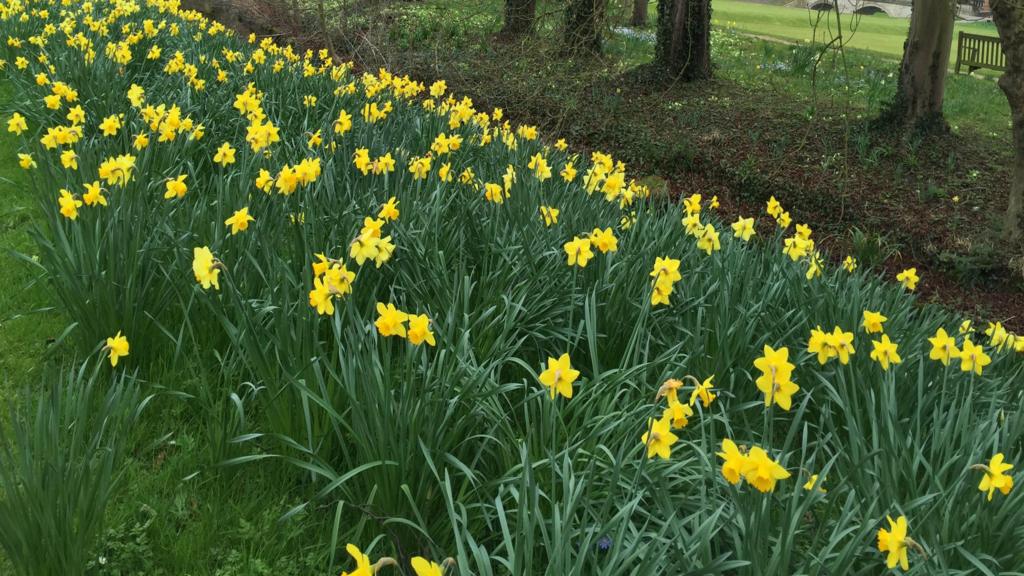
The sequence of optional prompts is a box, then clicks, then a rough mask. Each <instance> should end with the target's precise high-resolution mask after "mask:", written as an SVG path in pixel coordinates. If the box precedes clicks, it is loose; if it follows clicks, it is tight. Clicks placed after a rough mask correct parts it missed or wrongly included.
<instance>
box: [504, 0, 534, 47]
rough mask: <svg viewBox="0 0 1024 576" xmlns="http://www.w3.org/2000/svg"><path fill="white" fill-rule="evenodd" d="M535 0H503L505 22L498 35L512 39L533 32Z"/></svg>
mask: <svg viewBox="0 0 1024 576" xmlns="http://www.w3.org/2000/svg"><path fill="white" fill-rule="evenodd" d="M536 15H537V0H505V24H504V25H503V26H502V28H501V32H500V33H499V35H500V36H502V37H503V38H508V39H514V38H520V37H522V36H525V35H527V34H529V33H531V32H533V22H534V19H535V18H536Z"/></svg>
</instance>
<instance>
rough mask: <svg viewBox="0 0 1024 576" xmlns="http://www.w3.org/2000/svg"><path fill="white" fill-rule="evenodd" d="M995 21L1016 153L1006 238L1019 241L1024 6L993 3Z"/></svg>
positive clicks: (1023, 184)
mask: <svg viewBox="0 0 1024 576" xmlns="http://www.w3.org/2000/svg"><path fill="white" fill-rule="evenodd" d="M992 21H993V22H995V25H996V28H997V29H998V30H999V37H1000V38H1001V39H1002V42H1003V53H1004V54H1005V55H1006V72H1005V73H1003V76H1002V78H1000V79H999V87H1000V88H1002V89H1003V93H1005V94H1006V99H1007V100H1008V101H1009V103H1010V114H1011V116H1012V117H1013V146H1014V150H1015V154H1016V160H1015V161H1014V168H1013V179H1012V180H1011V181H1010V199H1009V203H1008V205H1007V208H1006V215H1005V217H1004V220H1003V236H1004V237H1005V238H1007V239H1010V240H1019V239H1020V238H1021V222H1020V219H1021V210H1022V208H1024V3H1021V2H1020V0H992Z"/></svg>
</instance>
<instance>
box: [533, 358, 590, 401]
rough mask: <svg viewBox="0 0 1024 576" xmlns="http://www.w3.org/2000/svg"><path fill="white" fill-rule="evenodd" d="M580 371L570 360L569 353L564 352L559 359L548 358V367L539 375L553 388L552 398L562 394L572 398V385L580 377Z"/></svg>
mask: <svg viewBox="0 0 1024 576" xmlns="http://www.w3.org/2000/svg"><path fill="white" fill-rule="evenodd" d="M579 376H580V371H579V370H575V369H573V367H572V364H571V363H570V361H569V354H568V353H566V354H562V355H561V356H559V357H558V358H557V359H556V358H551V357H549V358H548V367H547V369H545V370H544V371H543V372H541V373H540V376H538V380H540V383H541V384H543V385H544V386H545V387H547V388H550V389H551V399H552V400H554V399H555V397H556V396H558V395H561V396H564V397H566V398H572V385H573V383H574V382H576V379H577V378H579Z"/></svg>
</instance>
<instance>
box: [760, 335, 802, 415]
mask: <svg viewBox="0 0 1024 576" xmlns="http://www.w3.org/2000/svg"><path fill="white" fill-rule="evenodd" d="M754 367H755V368H757V369H758V370H760V371H761V375H760V376H758V378H757V381H756V384H757V389H758V390H760V391H761V392H763V393H764V405H765V406H771V405H772V404H778V405H779V407H780V408H782V409H783V410H789V409H790V407H791V406H792V404H793V394H796V393H797V391H798V390H800V387H799V386H797V385H796V384H795V383H793V381H792V380H791V379H790V378H791V376H792V374H793V368H794V366H793V364H790V363H789V349H788V348H786V347H782V348H779V349H778V350H776V349H774V348H772V347H771V346H768V345H767V344H766V345H765V347H764V355H763V356H761V357H760V358H758V359H756V360H754Z"/></svg>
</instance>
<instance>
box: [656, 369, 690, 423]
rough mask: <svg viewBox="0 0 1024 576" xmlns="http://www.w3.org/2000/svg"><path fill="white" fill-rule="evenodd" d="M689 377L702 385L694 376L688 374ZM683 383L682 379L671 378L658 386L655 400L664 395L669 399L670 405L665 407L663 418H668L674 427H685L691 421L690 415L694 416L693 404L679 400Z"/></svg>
mask: <svg viewBox="0 0 1024 576" xmlns="http://www.w3.org/2000/svg"><path fill="white" fill-rule="evenodd" d="M687 378H688V379H689V380H692V381H693V382H694V383H696V384H697V385H698V386H699V385H700V384H699V383H698V382H697V379H696V378H694V377H693V376H687ZM682 385H683V383H682V382H681V381H680V380H677V379H675V378H670V379H668V380H666V381H665V383H664V384H662V385H661V387H660V388H658V394H657V396H656V397H655V400H657V399H659V398H661V397H662V396H664V397H665V398H666V399H667V401H668V406H666V407H665V410H664V412H663V413H662V418H663V419H666V420H667V421H668V422H669V423H670V424H671V425H672V428H685V427H686V426H687V425H688V424H689V423H690V417H692V416H693V408H692V407H691V405H690V404H683V403H682V402H680V401H679V389H680V388H681V387H682Z"/></svg>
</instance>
